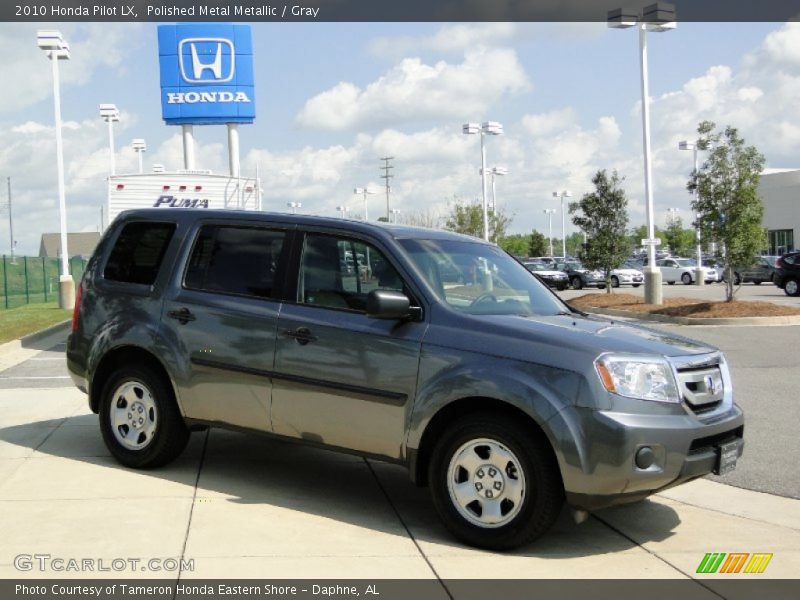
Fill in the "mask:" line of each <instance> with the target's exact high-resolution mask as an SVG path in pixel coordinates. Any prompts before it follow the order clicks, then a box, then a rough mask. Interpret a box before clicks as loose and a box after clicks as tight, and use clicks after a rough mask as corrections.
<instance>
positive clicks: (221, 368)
mask: <svg viewBox="0 0 800 600" xmlns="http://www.w3.org/2000/svg"><path fill="white" fill-rule="evenodd" d="M77 297H78V299H77V302H76V308H75V314H74V317H73V323H72V334H71V335H70V337H69V342H68V349H67V362H68V366H69V370H70V372H71V375H72V378H73V380H74V381H75V383H76V385H77V386H78V387H79V388H80V389H81V390H83V391H84V392H86V393H87V394H88V398H89V406H90V407H91V409H92V411H94V412H95V413H98V414H99V422H100V429H101V431H102V435H103V438H104V440H105V443H106V444H107V446H108V448H109V450H110V451H111V452H112V453H113V455H114V456H115V457H116V458H117V459H118V460H119V462H121V463H122V464H124V465H126V466H129V467H134V468H153V467H157V466H160V465H164V464H165V463H168V462H169V461H171V460H173V459H175V458H176V457H177V456H178V455H179V454H180V453H181V451H182V450H183V448H184V447H185V446H186V443H187V440H188V438H189V435H190V432H192V431H197V430H200V429H205V428H207V427H208V426H214V427H227V428H233V429H238V430H247V431H254V432H258V433H262V434H267V435H272V436H278V437H280V438H282V439H287V440H296V441H300V442H303V443H306V444H313V445H316V446H322V447H326V448H333V449H338V450H342V451H345V452H352V453H356V454H359V455H363V456H367V457H371V458H376V459H380V460H384V461H389V462H393V463H398V464H402V465H405V466H406V467H407V468H408V470H409V472H410V474H411V479H412V480H413V481H414V482H416V483H417V484H418V485H427V486H429V487H430V489H431V495H432V498H433V503H434V505H435V507H436V510H437V511H438V513H439V515H440V516H441V519H442V521H443V522H444V524H445V525H446V526H447V528H448V529H449V530H450V531H451V532H452V533H453V534H454V535H455V536H457V537H458V538H459V539H461V540H463V541H465V542H467V543H469V544H473V545H476V546H481V547H485V548H493V549H507V548H513V547H515V546H519V545H521V544H525V543H527V542H530V541H531V540H533V539H534V538H536V537H537V536H539V535H541V534H542V533H544V532H545V531H546V530H547V529H548V527H550V525H551V524H552V523H553V521H554V520H555V518H556V516H557V515H558V513H559V511H560V510H561V508H562V506H563V505H564V503H565V501H566V503H567V504H568V505H569V506H570V507H571V508H572V510H573V511H574V514H575V516H576V519H577V520H581V519H583V518H585V517H586V515H587V511H591V510H595V509H599V508H602V507H606V506H610V505H614V504H619V503H623V502H631V501H635V500H639V499H642V498H644V497H646V496H648V495H649V494H652V493H654V492H657V491H659V490H663V489H665V488H667V487H670V486H674V485H677V484H679V483H682V482H685V481H689V480H691V479H694V478H697V477H701V476H703V475H706V474H708V473H712V472H714V473H724V472H726V471H729V470H730V469H732V468H733V467H734V466H735V465H736V460H737V458H738V457H739V456H740V455H741V452H742V448H743V430H744V426H743V422H744V420H743V416H742V411H741V410H740V409H739V407H738V406H736V405H735V404H734V402H733V390H732V389H731V378H730V374H729V372H728V366H727V364H726V362H725V358H724V357H723V355H722V354H721V353H720V352H718V351H717V350H715V349H714V348H711V347H708V346H706V345H704V344H700V343H698V342H694V341H691V340H688V339H685V338H682V337H678V336H674V335H668V334H665V333H660V332H657V331H653V330H650V329H645V328H642V327H637V326H633V325H628V324H623V323H618V322H613V321H609V320H607V319H601V318H597V317H593V316H589V315H586V314H584V313H581V312H579V311H577V310H575V309H572V308H570V307H569V306H568V305H566V304H564V303H563V302H562V301H561V300H559V298H558V297H557V296H556V295H555V294H553V293H552V292H551V291H550V290H548V289H547V287H546V286H544V285H543V284H542V283H540V282H539V281H538V280H537V279H536V277H534V276H533V275H531V274H530V273H529V272H528V271H527V270H526V269H525V267H524V266H522V264H520V263H519V262H517V261H516V260H514V259H513V258H512V257H510V256H509V255H507V254H506V253H504V252H503V251H502V250H500V249H499V248H498V247H497V246H495V245H492V244H488V243H485V242H483V241H481V240H476V239H474V238H470V237H465V236H461V235H457V234H454V233H448V232H443V231H434V230H430V229H419V228H411V227H402V226H391V225H381V224H373V223H366V222H355V221H347V220H342V219H328V218H321V217H309V216H293V215H284V214H268V213H255V212H231V211H209V210H201V209H149V210H136V211H130V212H125V213H123V214H121V215H120V216H119V217H118V218H117V219H116V220H115V221H114V223H113V224H112V225H111V226H110V227H109V229H108V231H107V232H106V233H105V235H104V236H103V238H102V240H101V242H100V244H99V245H98V247H97V250H96V251H95V253H94V256H93V257H92V259H91V260H90V261H89V263H88V265H87V269H86V273H85V275H84V277H83V281H82V282H81V284H80V287H79V290H78V293H77ZM264 485H269V481H268V480H265V482H264Z"/></svg>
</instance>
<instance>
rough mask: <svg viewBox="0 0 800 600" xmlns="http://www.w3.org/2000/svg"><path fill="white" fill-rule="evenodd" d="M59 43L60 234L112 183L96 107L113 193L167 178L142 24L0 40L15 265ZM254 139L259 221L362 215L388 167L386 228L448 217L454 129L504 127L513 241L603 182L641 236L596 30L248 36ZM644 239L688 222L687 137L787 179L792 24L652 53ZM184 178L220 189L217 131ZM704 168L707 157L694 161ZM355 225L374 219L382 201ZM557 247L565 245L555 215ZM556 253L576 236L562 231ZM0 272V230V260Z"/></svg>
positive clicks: (251, 165)
mask: <svg viewBox="0 0 800 600" xmlns="http://www.w3.org/2000/svg"><path fill="white" fill-rule="evenodd" d="M50 27H53V28H58V29H60V30H61V31H62V33H63V35H64V38H65V39H66V40H67V41H68V42H69V43H70V47H71V52H72V58H71V60H69V61H66V62H62V63H61V65H60V66H61V96H62V118H63V120H64V130H63V135H64V160H65V173H66V201H67V223H68V229H69V231H97V230H98V227H99V225H100V207H101V205H102V204H103V203H104V202H105V194H106V192H105V190H106V188H105V178H106V177H107V176H108V169H109V150H108V131H107V127H106V124H105V123H104V122H103V121H102V120H101V119H100V117H99V114H98V108H97V105H98V104H100V103H106V102H112V103H114V104H116V105H117V107H118V108H119V109H120V111H121V113H122V114H121V119H120V122H119V123H117V124H116V125H115V141H116V148H115V154H116V164H117V173H125V172H134V171H136V170H137V169H138V163H137V159H136V155H135V153H134V152H133V150H132V149H131V148H130V141H131V140H132V139H133V138H145V139H146V141H147V146H148V152H147V153H146V154H145V168H146V169H148V170H149V169H150V168H151V166H152V164H154V163H161V164H164V165H165V166H166V167H167V169H170V170H171V169H177V168H181V167H182V146H181V139H180V128H177V127H174V126H167V125H165V124H164V122H163V121H162V120H161V109H160V104H159V88H158V80H159V74H158V49H157V43H156V24H153V23H147V24H143V23H119V24H109V23H87V24H80V23H69V24H68V23H62V24H58V23H54V24H17V23H15V24H9V23H4V24H0V54H2V56H3V57H4V60H3V61H2V62H0V82H2V84H3V85H4V87H5V90H4V92H3V93H2V94H0V140H2V144H0V178H2V179H0V183H2V184H3V185H0V204H2V203H4V202H5V201H6V191H5V187H6V186H5V181H4V180H5V178H6V177H7V176H10V177H11V178H12V179H11V181H12V194H13V206H14V237H15V239H16V240H17V254H28V255H36V254H37V253H38V247H39V240H40V236H41V234H42V233H44V232H55V231H58V223H59V220H58V219H59V217H58V202H57V188H56V166H55V165H56V161H55V143H54V129H53V97H52V75H51V70H50V65H49V61H48V60H47V59H46V57H45V56H44V54H43V53H42V52H41V51H40V50H39V49H38V48H37V46H36V30H37V29H46V28H50ZM252 31H253V42H254V61H255V70H256V89H255V95H256V120H255V123H254V124H253V125H244V126H241V127H240V137H241V156H242V173H243V174H244V175H254V174H255V172H256V169H258V171H259V173H260V175H261V177H262V187H263V188H264V195H263V206H264V208H265V210H274V211H285V210H289V209H288V208H287V203H288V202H300V203H301V204H302V208H301V209H300V210H299V212H304V213H310V214H319V215H330V216H333V215H336V214H338V213H337V211H336V207H337V206H339V205H342V204H345V205H347V206H349V207H350V208H351V211H352V212H351V214H357V213H363V201H362V200H361V198H360V197H355V196H354V195H353V188H354V187H357V186H358V187H363V186H368V187H371V188H374V189H375V190H376V191H379V190H382V189H383V188H382V186H383V180H382V179H380V175H381V171H380V170H379V167H380V165H382V164H383V163H382V162H381V161H380V160H379V158H380V157H382V156H387V155H389V156H394V157H395V160H394V161H393V165H394V170H393V174H394V175H395V178H394V179H393V180H392V194H391V201H392V208H398V209H400V210H401V215H400V216H401V218H403V217H406V218H408V217H409V216H410V215H417V214H420V213H426V214H428V215H431V216H433V217H437V216H443V215H446V214H447V212H448V207H449V206H452V203H453V202H456V201H462V202H469V201H473V200H475V199H477V198H479V197H480V195H481V180H480V174H479V167H480V142H479V139H478V136H466V135H463V134H462V133H461V125H462V124H463V123H465V122H468V121H475V122H481V121H486V120H494V121H499V122H501V123H502V124H503V125H504V128H505V134H504V135H503V136H497V137H491V138H488V139H487V144H486V147H487V157H488V161H487V164H488V166H489V167H491V166H504V167H507V169H508V175H506V176H505V177H498V179H497V184H496V189H497V203H498V205H499V207H500V208H501V209H503V210H504V211H505V212H506V213H507V214H508V215H510V216H512V217H513V221H512V224H511V226H510V231H511V232H512V233H523V232H529V231H531V230H532V229H538V230H540V231H542V232H544V233H545V234H546V232H547V217H546V215H545V214H544V212H543V211H544V209H545V208H559V209H560V204H559V200H558V199H555V198H553V197H552V193H553V191H556V190H559V191H560V190H570V191H571V192H572V194H573V200H576V199H578V198H579V197H580V196H581V195H582V194H584V193H587V192H589V191H590V190H591V177H592V175H593V174H594V173H595V172H596V171H597V170H599V169H609V170H611V169H616V170H617V171H618V172H619V173H620V175H622V176H623V177H624V178H625V179H624V182H623V186H624V188H625V190H626V192H627V195H628V198H629V210H630V221H631V226H636V225H640V224H643V223H644V222H645V207H644V201H643V197H644V183H643V158H642V126H641V91H640V88H639V53H638V37H637V34H636V33H635V31H634V30H609V29H607V28H606V26H605V24H603V23H519V24H515V23H476V24H446V23H359V24H350V23H254V24H253V25H252ZM648 46H649V56H650V58H649V68H650V106H651V119H652V148H653V184H654V185H653V191H654V202H655V213H656V222H657V223H658V224H663V223H664V222H665V220H666V215H667V209H668V208H678V209H679V215H680V216H682V217H683V219H684V222H687V223H688V221H690V219H691V213H690V208H689V203H690V200H691V197H690V196H689V194H688V193H687V192H686V188H685V186H686V181H687V179H688V177H689V174H690V171H691V168H692V155H691V152H682V151H679V150H678V142H679V141H680V140H684V139H689V140H692V139H694V136H696V128H697V124H698V123H699V122H700V121H702V120H706V119H708V120H712V121H715V122H716V123H717V124H718V125H720V126H726V125H732V126H734V127H737V128H739V130H740V132H741V134H742V135H743V136H744V137H745V139H746V140H747V142H748V143H752V144H755V145H756V146H757V147H758V148H759V150H760V151H761V152H763V153H764V155H765V156H766V159H767V167H769V168H792V167H800V157H799V156H798V155H799V154H800V102H798V98H800V23H726V24H715V23H680V24H679V25H678V27H677V28H676V29H675V30H673V31H669V32H664V33H654V34H650V35H649V36H648ZM195 137H196V139H197V142H198V146H197V167H198V168H204V169H212V170H213V171H215V172H221V173H225V172H226V171H227V168H228V163H227V146H226V132H225V127H223V126H203V127H201V126H196V127H195ZM701 158H702V156H701ZM369 201H370V208H369V214H370V217H372V218H377V217H378V216H380V215H382V214H384V212H385V198H384V196H383V194H382V193H380V194H376V195H374V196H371V197H370V199H369ZM555 216H556V218H555V219H554V222H553V230H554V231H553V233H554V235H556V236H559V235H560V218H559V217H560V213H557V214H556V215H555ZM567 221H568V226H567V233H570V232H571V231H574V229H575V228H574V227H573V226H572V225H571V224H569V218H568V219H567ZM8 252H9V233H8V227H7V213H5V212H0V253H6V254H7V253H8Z"/></svg>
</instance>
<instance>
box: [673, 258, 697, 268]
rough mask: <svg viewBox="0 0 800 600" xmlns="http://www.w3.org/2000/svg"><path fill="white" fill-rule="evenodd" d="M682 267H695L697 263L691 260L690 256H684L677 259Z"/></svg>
mask: <svg viewBox="0 0 800 600" xmlns="http://www.w3.org/2000/svg"><path fill="white" fill-rule="evenodd" d="M675 262H677V263H678V264H679V265H680V266H682V267H694V266H697V263H696V262H694V261H693V260H689V259H688V258H682V259H680V260H677V261H675Z"/></svg>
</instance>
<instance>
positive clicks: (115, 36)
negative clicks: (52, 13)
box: [0, 23, 141, 113]
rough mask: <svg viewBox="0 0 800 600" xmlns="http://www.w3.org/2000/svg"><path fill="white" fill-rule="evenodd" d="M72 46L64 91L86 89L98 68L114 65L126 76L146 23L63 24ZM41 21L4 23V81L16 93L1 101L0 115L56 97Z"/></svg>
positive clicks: (0, 68)
mask: <svg viewBox="0 0 800 600" xmlns="http://www.w3.org/2000/svg"><path fill="white" fill-rule="evenodd" d="M58 27H59V28H60V30H61V32H62V34H63V35H64V38H65V39H66V40H67V41H68V42H69V44H70V52H71V57H70V60H68V61H61V62H60V64H59V75H60V79H61V85H62V86H63V87H70V86H77V85H84V84H86V83H88V82H89V81H91V80H92V77H93V76H94V75H95V73H96V72H97V70H98V69H101V68H105V67H114V68H115V69H116V70H117V72H118V73H124V64H123V62H124V61H123V59H124V57H125V56H127V55H128V54H129V53H133V52H135V51H136V46H135V45H134V44H133V43H132V40H136V39H137V36H136V30H138V29H139V28H141V25H139V24H134V23H86V24H68V23H61V24H59V25H58ZM46 28H47V25H46V24H41V23H33V24H28V23H3V24H2V25H0V56H3V57H4V60H3V61H0V81H3V82H7V83H9V84H10V83H12V82H13V86H14V87H13V93H5V94H3V95H2V97H0V113H13V112H14V111H17V110H20V109H22V108H25V107H26V106H30V105H31V104H34V103H36V102H39V101H41V100H44V99H45V98H49V97H51V96H52V95H53V76H52V73H51V69H50V65H49V60H48V59H47V58H46V57H45V55H44V53H43V52H42V51H41V50H39V48H38V47H37V46H36V31H37V30H38V29H46Z"/></svg>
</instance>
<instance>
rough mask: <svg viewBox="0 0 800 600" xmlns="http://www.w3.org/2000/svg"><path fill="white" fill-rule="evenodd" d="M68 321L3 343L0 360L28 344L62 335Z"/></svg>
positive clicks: (0, 349)
mask: <svg viewBox="0 0 800 600" xmlns="http://www.w3.org/2000/svg"><path fill="white" fill-rule="evenodd" d="M70 322H71V321H70V320H69V319H67V320H66V321H62V322H61V323H56V324H55V325H51V326H50V327H47V328H45V329H41V330H40V331H35V332H33V333H29V334H28V335H25V336H23V337H21V338H19V339H16V340H11V341H10V342H5V343H4V344H0V358H2V357H3V356H4V355H7V354H8V353H13V352H14V351H16V350H20V349H24V348H26V347H27V346H28V345H29V344H34V343H36V342H38V341H39V340H43V339H44V338H46V337H50V336H51V335H56V334H59V333H62V331H66V330H67V329H69V326H70Z"/></svg>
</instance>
